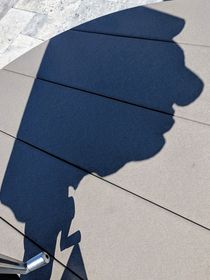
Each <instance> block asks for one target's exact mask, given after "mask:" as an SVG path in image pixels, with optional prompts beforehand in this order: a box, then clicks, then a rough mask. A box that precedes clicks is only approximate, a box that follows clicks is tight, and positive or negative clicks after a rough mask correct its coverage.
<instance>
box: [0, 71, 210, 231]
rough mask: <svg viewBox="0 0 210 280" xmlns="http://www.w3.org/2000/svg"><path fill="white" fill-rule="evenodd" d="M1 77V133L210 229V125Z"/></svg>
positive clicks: (7, 75)
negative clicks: (16, 138)
mask: <svg viewBox="0 0 210 280" xmlns="http://www.w3.org/2000/svg"><path fill="white" fill-rule="evenodd" d="M2 73H3V76H2V80H3V81H6V83H7V84H8V85H13V90H8V89H9V88H11V87H9V86H8V85H6V84H5V88H7V91H6V92H5V93H4V92H3V91H2V92H3V93H4V94H3V97H2V100H3V104H8V105H7V107H6V106H5V107H4V110H3V109H2V110H1V114H2V115H1V118H0V119H1V122H2V124H1V125H2V126H1V127H0V129H1V130H4V131H5V132H7V133H10V134H12V135H14V136H16V135H17V137H18V138H19V139H22V140H23V141H26V142H28V143H30V144H32V145H34V146H36V147H38V148H40V149H42V150H44V151H47V152H48V153H51V154H53V155H55V156H57V157H59V158H61V159H64V160H66V161H68V162H69V163H72V164H74V165H76V166H79V167H81V168H83V169H85V170H87V171H89V172H93V173H97V174H98V175H99V176H101V177H103V178H106V179H107V180H108V181H110V182H113V183H115V184H117V185H119V186H120V187H123V188H125V189H126V190H129V191H132V192H134V193H136V194H138V195H140V196H143V197H145V198H147V199H149V200H151V201H154V202H157V203H158V204H160V205H162V206H164V207H166V208H168V209H170V210H172V211H175V212H177V213H179V214H180V215H183V216H186V217H187V218H189V219H192V220H193V221H195V222H197V223H200V224H202V225H203V226H206V227H208V228H209V227H210V220H209V212H208V210H207V209H208V201H209V199H210V197H209V191H208V182H209V172H208V166H209V164H210V162H209V156H208V155H209V152H210V151H209V147H208V141H209V138H210V134H209V133H210V129H209V126H208V125H205V124H199V123H196V122H193V121H189V120H185V119H181V118H177V117H172V116H170V115H166V114H163V113H158V112H155V111H151V110H147V109H143V108H140V107H137V106H133V105H130V104H125V103H122V102H119V101H114V100H110V99H107V98H103V97H101V96H96V95H91V94H87V93H86V92H81V91H78V90H74V89H70V88H66V87H62V86H59V85H55V84H52V83H48V82H45V81H41V80H36V81H35V83H34V84H33V88H32V89H31V85H32V83H33V79H32V78H29V77H25V76H22V75H19V74H15V73H11V72H7V71H3V70H2ZM25 80H26V82H27V83H28V84H29V87H28V89H27V87H26V86H24V90H23V89H22V90H21V86H22V85H23V82H24V81H25ZM26 82H24V84H25V85H26ZM7 92H8V93H7ZM20 92H21V93H22V94H19V93H20ZM13 96H14V98H15V97H16V102H15V104H17V106H18V107H17V108H18V110H17V109H15V108H14V109H10V103H9V101H6V100H7V99H5V98H6V97H7V98H8V100H13V99H14V98H13ZM4 99H5V101H4ZM26 104H27V106H26ZM25 106H26V108H25ZM43 120H44V121H43ZM11 124H13V126H11ZM17 129H18V130H17ZM151 174H152V175H151ZM180 174H181V175H180ZM201 201H202V203H201ZM204 205H205V207H203V206H204Z"/></svg>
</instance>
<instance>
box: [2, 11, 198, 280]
mask: <svg viewBox="0 0 210 280" xmlns="http://www.w3.org/2000/svg"><path fill="white" fill-rule="evenodd" d="M142 17H143V21H142ZM101 22H102V23H103V24H101ZM97 23H98V25H97ZM141 24H142V25H143V28H142V25H141ZM85 26H86V27H87V31H89V28H90V30H91V28H93V27H91V26H95V27H96V29H97V32H105V33H110V34H112V33H113V32H114V33H116V30H119V34H115V35H120V36H109V35H105V34H103V35H101V34H96V33H89V32H84V29H85V28H86V27H85ZM153 26H155V28H154V29H152V28H153ZM122 27H123V28H122ZM124 27H126V28H124ZM183 27H184V20H183V19H180V18H175V17H173V16H169V15H166V14H162V13H160V12H156V11H153V10H150V9H148V8H143V7H140V8H134V9H130V10H128V11H123V12H120V13H115V14H112V15H109V16H107V17H104V18H101V19H98V20H95V21H92V22H90V23H87V24H85V25H83V26H82V27H78V28H75V30H73V31H71V30H70V31H67V32H65V33H63V34H61V35H59V36H57V37H55V38H53V39H52V40H51V41H50V43H49V46H48V48H47V50H46V53H45V56H44V58H43V61H42V64H41V66H40V69H39V73H38V75H37V77H38V79H36V80H35V83H34V86H33V89H32V91H31V94H30V98H29V100H28V104H27V107H26V109H25V113H24V116H23V119H22V122H21V125H20V128H19V132H18V138H19V139H21V140H23V141H25V142H28V143H30V144H31V145H34V146H36V147H38V148H39V149H42V150H45V151H47V153H49V154H53V155H54V156H55V157H52V156H50V155H49V154H46V153H43V152H42V151H40V150H37V149H35V148H33V147H31V146H29V145H25V144H23V143H22V142H21V141H19V140H17V141H16V142H15V145H14V148H13V152H12V155H11V158H10V161H9V164H8V168H7V171H6V174H5V178H4V181H3V185H2V189H1V202H2V203H3V204H4V205H6V206H8V207H10V208H11V210H12V211H13V212H14V214H15V217H16V219H17V220H18V221H20V222H23V223H25V234H26V236H29V237H30V238H31V239H33V240H34V241H35V242H37V243H38V244H39V245H40V246H42V247H43V248H44V249H45V250H46V251H47V252H49V253H50V254H52V255H54V253H55V246H56V241H57V237H58V234H59V232H61V242H60V245H61V246H60V247H61V250H65V248H68V247H69V246H73V250H72V254H71V256H70V257H69V261H68V267H69V268H70V269H72V270H73V271H74V272H75V273H76V274H77V275H79V276H80V277H81V278H82V279H87V275H86V271H85V264H84V262H83V259H82V254H81V251H80V248H79V242H80V240H81V238H82V236H81V233H80V231H79V229H78V231H77V232H75V233H74V234H73V235H72V236H70V237H68V232H69V228H70V226H71V222H72V220H73V218H74V215H75V205H74V199H73V197H68V187H69V186H72V187H73V188H74V189H75V190H76V189H77V187H78V184H79V182H80V181H81V180H82V178H83V177H84V176H85V175H86V174H87V173H86V172H85V171H84V170H87V171H88V172H94V173H97V174H99V175H100V176H102V177H103V176H107V175H109V174H113V173H115V172H117V171H118V170H119V169H120V168H122V167H123V166H124V165H125V164H126V163H128V162H131V161H140V160H145V159H148V158H151V157H153V156H154V155H156V154H157V153H158V152H160V151H161V149H162V147H163V146H164V144H165V139H164V133H166V132H167V131H169V130H170V129H171V127H172V126H173V124H174V120H173V114H174V110H173V108H172V106H173V104H177V105H180V106H186V105H188V104H190V103H191V102H193V101H194V100H195V99H196V98H197V97H198V96H199V95H200V94H201V91H202V88H203V83H202V81H201V80H200V79H199V78H198V77H197V76H196V75H195V74H193V73H192V72H191V71H190V70H189V69H187V68H186V67H185V63H184V54H183V51H182V50H181V48H180V47H179V46H178V45H177V44H175V43H173V41H172V38H173V37H174V36H175V35H177V34H178V33H179V32H181V30H182V28H183ZM117 28H118V29H117ZM144 28H146V29H147V34H150V35H148V36H150V37H151V40H140V39H137V38H128V37H129V36H130V37H132V36H134V37H142V36H141V32H143V33H144V36H146V35H145V34H146V33H145V32H146V30H144ZM76 29H77V30H79V29H80V31H77V30H76ZM100 30H101V31H100ZM120 30H121V31H120ZM93 31H94V30H93ZM112 31H113V32H112ZM123 31H124V34H123V36H122V34H121V33H120V32H123ZM114 33H113V34H114ZM153 36H155V37H154V40H153V39H152V37H153ZM164 36H166V37H164ZM161 38H166V40H165V41H170V43H168V42H167V43H166V42H163V41H162V40H163V39H161ZM32 55H33V52H32ZM50 81H51V82H50ZM62 85H64V86H62ZM114 99H116V100H114ZM129 103H132V104H135V105H131V104H129ZM57 158H60V159H62V160H64V161H60V160H58V159H57ZM66 162H69V163H72V164H73V165H69V164H67V163H66ZM74 166H78V167H79V168H75V167H74ZM24 246H25V256H24V261H25V260H28V259H30V258H31V257H33V256H34V255H36V254H37V253H39V252H37V251H36V249H32V248H31V243H30V242H28V241H27V239H25V244H24ZM33 248H34V247H33ZM37 250H38V249H37ZM51 270H52V262H51V263H50V264H49V265H47V266H45V267H43V268H42V269H40V270H37V271H35V272H33V273H31V274H29V275H28V276H27V275H26V276H21V279H30V280H33V279H50V275H51ZM64 279H67V278H66V272H64V274H63V277H62V280H64Z"/></svg>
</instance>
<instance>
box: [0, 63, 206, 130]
mask: <svg viewBox="0 0 210 280" xmlns="http://www.w3.org/2000/svg"><path fill="white" fill-rule="evenodd" d="M0 70H3V71H8V72H11V73H15V74H18V75H22V76H25V77H29V78H33V79H37V80H40V81H43V82H47V83H51V84H54V85H58V86H61V87H65V88H69V89H74V90H78V91H81V92H84V93H88V94H92V95H95V96H98V97H102V98H106V99H110V100H113V101H117V102H121V103H124V104H127V105H131V106H135V107H138V108H142V109H145V110H150V111H153V112H156V113H160V114H165V115H168V116H172V117H175V118H178V119H182V120H185V121H190V122H194V123H197V124H201V125H205V126H210V124H208V123H204V122H201V121H197V120H193V119H189V118H185V117H181V116H178V115H176V114H170V113H168V112H164V111H161V110H157V109H153V108H149V107H146V106H143V105H139V104H135V103H131V102H128V101H125V100H120V99H117V98H114V97H111V96H105V95H102V94H99V93H95V92H91V91H88V90H85V89H80V88H76V87H71V86H68V85H64V84H61V83H58V82H53V81H49V80H46V79H43V78H37V77H34V76H30V75H26V74H23V73H19V72H16V71H12V70H8V69H4V68H3V69H0Z"/></svg>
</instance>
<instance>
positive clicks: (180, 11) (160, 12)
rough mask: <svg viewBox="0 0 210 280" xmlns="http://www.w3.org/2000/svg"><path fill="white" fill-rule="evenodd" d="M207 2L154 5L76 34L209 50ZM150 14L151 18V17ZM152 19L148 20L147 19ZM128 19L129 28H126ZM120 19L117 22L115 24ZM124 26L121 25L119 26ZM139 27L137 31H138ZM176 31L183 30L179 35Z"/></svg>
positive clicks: (111, 17)
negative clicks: (168, 43)
mask: <svg viewBox="0 0 210 280" xmlns="http://www.w3.org/2000/svg"><path fill="white" fill-rule="evenodd" d="M209 9H210V3H209V1H208V0H201V1H199V2H198V1H196V0H176V1H167V2H162V3H152V4H149V5H146V6H144V7H138V8H134V9H128V10H125V11H120V12H118V13H116V15H114V14H112V15H109V16H106V17H101V18H99V19H95V20H93V21H90V22H88V23H84V24H82V25H80V26H76V27H75V28H74V29H75V30H81V31H88V32H98V33H105V34H113V35H121V36H132V37H133V36H134V37H140V38H148V39H156V40H163V41H165V40H166V41H175V42H176V43H186V44H193V45H203V46H210V39H209V36H207V34H209V33H210V27H209V20H208V13H209ZM150 14H151V15H150ZM148 17H149V19H148ZM125 18H126V19H128V21H129V25H128V24H126V21H125ZM116 19H118V20H116ZM119 22H122V24H119ZM137 26H138V29H137ZM177 28H180V29H183V30H182V32H180V33H178V34H174V37H175V38H172V37H171V34H173V32H175V33H176V30H177Z"/></svg>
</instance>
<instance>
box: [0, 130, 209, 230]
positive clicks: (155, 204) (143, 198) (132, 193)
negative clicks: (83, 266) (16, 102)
mask: <svg viewBox="0 0 210 280" xmlns="http://www.w3.org/2000/svg"><path fill="white" fill-rule="evenodd" d="M0 133H3V134H5V135H7V136H9V137H11V138H13V139H15V140H16V141H20V142H21V143H23V144H26V145H28V146H30V147H32V148H34V149H36V150H38V151H41V152H43V153H45V154H47V155H49V156H52V157H54V158H56V159H58V160H60V161H62V162H65V163H67V164H69V165H71V166H73V167H75V168H77V169H79V170H81V171H83V172H86V173H87V174H89V175H92V176H94V177H95V178H98V179H100V180H102V181H104V182H106V183H108V184H110V185H112V186H114V187H117V188H118V189H120V190H122V191H125V192H127V193H129V194H131V195H134V196H135V197H138V198H140V199H142V200H144V201H146V202H148V203H150V204H152V205H154V206H156V207H159V208H161V209H163V210H165V211H167V212H169V213H171V214H173V215H176V216H178V217H180V218H182V219H184V220H186V221H188V222H190V223H192V224H194V225H196V226H199V227H201V228H203V229H205V230H208V231H210V228H208V227H206V226H204V225H202V224H199V223H197V222H195V221H193V220H191V219H189V218H187V217H185V216H183V215H181V214H178V213H176V212H174V211H172V210H170V209H168V208H166V207H164V206H162V205H160V204H158V203H156V202H154V201H152V200H149V199H147V198H145V197H143V196H140V195H138V194H136V193H134V192H131V191H129V190H127V189H125V188H123V187H121V186H119V185H117V184H115V183H112V182H110V181H108V180H106V179H104V178H102V177H100V176H99V175H97V174H95V173H92V172H90V171H87V170H85V169H84V168H82V167H80V166H77V165H75V164H73V163H71V162H69V161H67V160H65V159H62V158H60V157H58V156H56V155H54V154H51V153H49V152H47V151H45V150H43V149H41V148H39V147H36V146H34V145H32V144H30V143H28V142H26V141H24V140H22V139H19V138H17V137H15V136H13V135H11V134H9V133H7V132H4V131H2V130H0Z"/></svg>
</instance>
